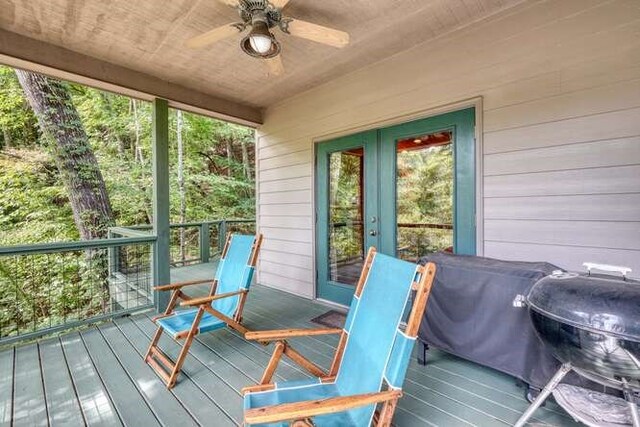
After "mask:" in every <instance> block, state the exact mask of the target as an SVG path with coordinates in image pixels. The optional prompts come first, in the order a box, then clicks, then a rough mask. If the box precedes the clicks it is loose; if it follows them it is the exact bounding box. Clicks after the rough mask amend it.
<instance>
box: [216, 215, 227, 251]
mask: <svg viewBox="0 0 640 427" xmlns="http://www.w3.org/2000/svg"><path fill="white" fill-rule="evenodd" d="M226 240H227V221H226V220H224V219H223V220H222V221H220V222H219V223H218V253H219V254H222V249H223V248H224V242H225V241H226Z"/></svg>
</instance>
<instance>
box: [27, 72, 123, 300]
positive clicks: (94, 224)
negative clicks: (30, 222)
mask: <svg viewBox="0 0 640 427" xmlns="http://www.w3.org/2000/svg"><path fill="white" fill-rule="evenodd" d="M16 74H17V76H18V80H19V81H20V85H21V86H22V89H23V90H24V93H25V96H26V98H27V100H28V102H29V105H31V108H32V109H33V111H34V113H35V115H36V117H37V119H38V124H39V125H40V128H41V130H42V133H43V135H44V136H45V138H46V139H47V141H48V142H49V144H50V145H51V147H50V148H51V151H52V154H53V157H54V160H55V163H56V166H57V168H58V171H59V172H60V176H61V178H62V181H63V183H64V185H65V187H66V189H67V192H68V193H69V200H70V203H71V210H72V212H73V220H74V222H75V224H76V227H77V229H78V232H79V234H80V237H81V238H82V239H83V240H91V239H99V238H105V237H106V236H107V228H108V227H109V226H110V225H112V223H113V214H112V211H111V204H110V202H109V196H108V194H107V189H106V186H105V184H104V179H103V178H102V173H101V172H100V169H99V166H98V162H97V160H96V157H95V155H94V154H93V150H92V149H91V146H90V145H89V140H88V137H87V134H86V132H85V129H84V126H83V125H82V122H81V120H80V116H79V114H78V111H77V110H76V108H75V106H74V105H73V101H72V99H71V96H70V94H69V91H68V90H67V88H66V87H65V85H64V84H63V83H62V82H60V81H58V80H55V79H52V78H49V77H46V76H43V75H40V74H36V73H31V72H28V71H22V70H16ZM86 261H87V271H86V274H85V273H83V276H85V277H86V276H89V277H93V278H95V277H96V276H97V277H98V278H99V280H100V282H101V285H102V288H103V294H102V298H101V303H102V310H103V312H106V311H107V310H108V307H107V304H108V302H109V284H108V281H107V275H108V270H107V257H106V253H105V251H103V250H99V249H98V250H89V251H87V254H86Z"/></svg>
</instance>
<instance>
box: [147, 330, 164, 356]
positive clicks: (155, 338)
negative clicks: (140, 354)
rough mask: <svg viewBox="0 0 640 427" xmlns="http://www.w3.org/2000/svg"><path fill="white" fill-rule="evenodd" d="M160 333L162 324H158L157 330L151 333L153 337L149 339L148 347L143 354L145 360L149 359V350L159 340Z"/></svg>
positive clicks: (151, 349) (150, 350)
mask: <svg viewBox="0 0 640 427" xmlns="http://www.w3.org/2000/svg"><path fill="white" fill-rule="evenodd" d="M161 335H162V326H158V330H157V331H156V333H155V334H153V338H152V339H151V344H149V348H148V349H147V352H146V353H145V355H144V360H145V362H146V361H147V360H148V359H149V357H151V352H152V351H153V348H154V347H156V346H157V345H158V341H159V340H160V336H161Z"/></svg>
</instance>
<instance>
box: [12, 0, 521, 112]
mask: <svg viewBox="0 0 640 427" xmlns="http://www.w3.org/2000/svg"><path fill="white" fill-rule="evenodd" d="M521 2H522V0H322V1H315V0H291V2H290V4H289V6H287V8H286V9H285V14H286V15H289V16H292V17H296V18H299V19H303V20H307V21H311V22H314V23H317V24H320V25H326V26H330V27H334V28H337V29H341V30H344V31H347V32H349V33H350V35H351V45H350V46H348V47H347V48H345V49H342V50H339V49H335V48H332V47H328V46H324V45H321V44H317V43H314V42H310V41H307V40H302V39H297V38H294V37H291V36H288V35H286V34H283V33H281V32H279V31H277V32H276V37H277V38H278V39H279V40H280V41H281V42H282V45H283V61H284V65H285V68H286V72H285V74H284V75H282V76H280V77H273V76H268V75H267V70H266V67H265V66H264V64H262V63H261V60H258V59H254V58H251V57H249V56H247V55H245V54H244V53H242V52H241V50H240V47H239V40H240V36H238V37H235V38H231V39H229V40H225V41H221V42H218V43H216V44H214V45H212V46H210V47H209V48H205V49H202V50H191V49H187V48H186V47H185V41H186V40H187V39H189V38H191V37H193V36H195V35H198V34H200V33H203V32H205V31H207V30H209V29H212V28H213V27H216V26H219V25H224V24H226V23H229V22H234V21H237V20H238V17H237V13H236V12H235V11H234V10H233V9H232V8H230V7H227V6H225V5H224V4H221V2H219V1H216V0H172V1H163V2H159V1H158V0H0V28H2V29H4V30H7V31H10V32H14V33H17V34H20V35H23V36H27V37H30V38H33V39H36V40H40V41H44V42H47V43H50V44H54V45H57V46H61V47H64V48H66V49H69V50H72V51H75V52H78V53H82V54H84V55H88V56H91V57H94V58H97V59H100V60H103V61H107V62H110V63H113V64H117V65H120V66H123V67H126V68H129V69H132V70H135V71H139V72H142V73H145V74H148V75H151V76H155V77H158V78H160V79H163V80H165V81H168V82H172V83H175V84H179V85H181V86H184V87H187V88H189V89H192V90H196V91H199V92H202V93H205V94H208V95H212V96H216V97H220V98H223V99H227V100H230V101H234V102H237V103H239V104H243V105H247V106H251V107H256V108H266V107H268V106H270V105H273V104H274V103H277V102H278V101H280V100H282V99H285V98H288V97H291V96H294V95H296V94H298V93H301V92H303V91H305V90H308V89H309V88H311V87H313V86H316V85H318V84H321V83H323V82H327V81H329V80H331V79H333V78H336V77H338V76H340V75H343V74H346V73H349V72H352V71H354V70H356V69H359V68H362V67H364V66H366V65H368V64H371V63H373V62H376V61H379V60H381V59H384V58H386V57H389V56H391V55H393V54H394V53H396V52H398V51H402V50H406V49H408V48H411V47H412V46H414V45H416V44H419V43H423V42H426V41H428V40H430V39H433V38H435V37H439V36H441V35H443V34H445V33H448V32H451V31H454V30H456V29H459V28H461V27H464V26H467V25H470V24H472V23H473V22H475V21H478V20H480V19H483V18H486V17H488V16H490V15H493V14H495V13H498V12H500V11H503V10H505V9H507V8H510V7H513V6H515V5H516V4H518V3H521ZM452 54H455V53H454V52H452Z"/></svg>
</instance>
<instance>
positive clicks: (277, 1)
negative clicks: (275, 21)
mask: <svg viewBox="0 0 640 427" xmlns="http://www.w3.org/2000/svg"><path fill="white" fill-rule="evenodd" d="M290 1H291V0H271V4H272V5H274V6H275V7H276V8H278V9H282V8H283V7H285V6H286V5H287V4H288V3H289V2H290Z"/></svg>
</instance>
